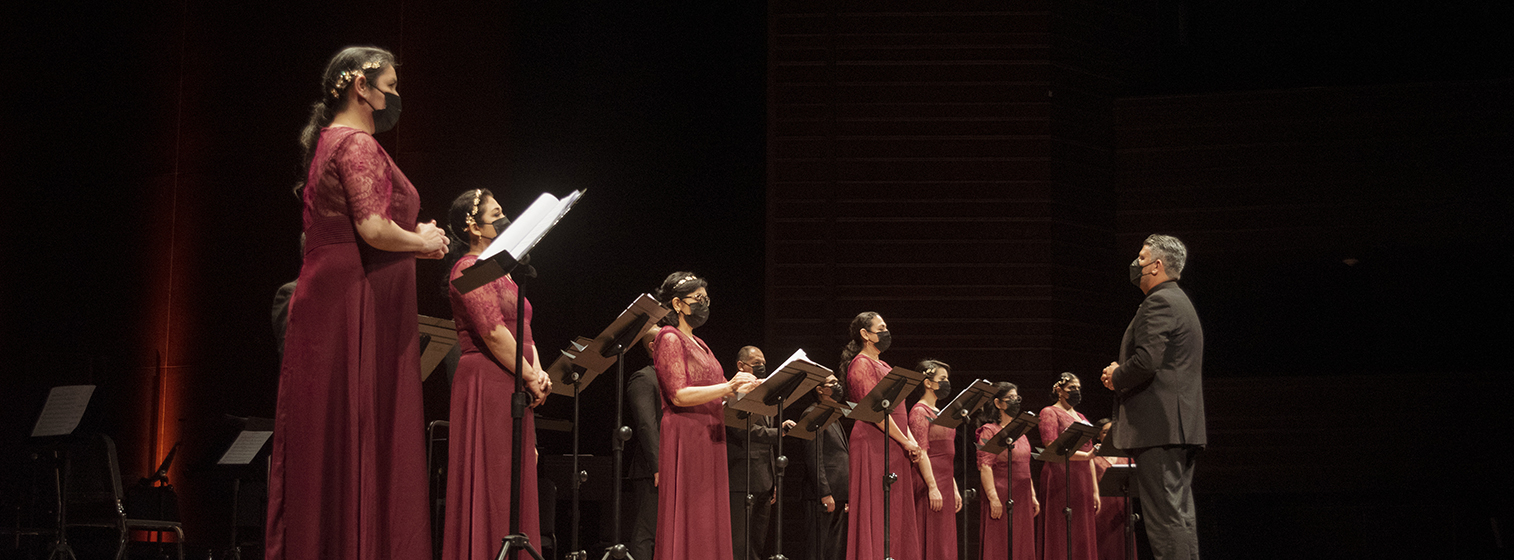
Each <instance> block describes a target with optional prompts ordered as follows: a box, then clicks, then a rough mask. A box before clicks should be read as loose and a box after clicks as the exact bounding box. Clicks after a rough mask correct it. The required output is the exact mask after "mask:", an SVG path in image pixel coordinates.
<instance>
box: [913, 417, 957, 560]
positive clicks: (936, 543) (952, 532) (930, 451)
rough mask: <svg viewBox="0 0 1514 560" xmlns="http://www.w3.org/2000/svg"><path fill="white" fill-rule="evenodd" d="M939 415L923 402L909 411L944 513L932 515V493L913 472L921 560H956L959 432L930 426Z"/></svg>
mask: <svg viewBox="0 0 1514 560" xmlns="http://www.w3.org/2000/svg"><path fill="white" fill-rule="evenodd" d="M927 390H929V389H927ZM940 413H941V411H940V410H937V409H936V408H935V407H932V406H931V405H928V404H925V403H923V402H922V403H915V407H914V408H911V409H910V411H909V431H910V433H911V434H913V435H914V436H915V442H916V443H919V444H920V447H924V448H925V449H926V455H927V456H929V457H930V470H931V474H932V475H934V476H935V478H936V488H937V489H938V490H940V491H941V511H932V510H931V509H930V489H929V487H927V486H926V485H925V479H924V478H923V477H920V469H919V468H914V469H910V471H911V472H913V473H914V475H915V476H916V477H917V479H916V481H915V521H916V522H918V523H919V524H920V545H921V547H922V550H923V554H924V555H923V556H922V557H921V558H923V559H924V560H957V497H956V493H955V491H956V488H957V487H956V478H954V477H953V476H952V465H953V461H954V460H955V459H956V457H957V446H956V445H955V444H954V443H955V442H954V441H953V440H955V439H956V438H954V437H953V436H955V435H956V434H957V431H956V430H953V429H951V428H943V427H941V426H937V425H935V424H932V423H931V421H933V420H935V419H936V415H938V414H940Z"/></svg>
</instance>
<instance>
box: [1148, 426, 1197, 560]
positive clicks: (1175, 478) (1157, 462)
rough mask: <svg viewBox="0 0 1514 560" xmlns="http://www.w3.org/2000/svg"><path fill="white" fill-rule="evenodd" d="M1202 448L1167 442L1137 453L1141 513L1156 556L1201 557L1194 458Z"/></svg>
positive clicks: (1162, 559)
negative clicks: (1195, 507) (1194, 507)
mask: <svg viewBox="0 0 1514 560" xmlns="http://www.w3.org/2000/svg"><path fill="white" fill-rule="evenodd" d="M1198 452H1199V447H1198V446H1193V445H1164V446H1161V447H1148V448H1145V449H1142V450H1140V451H1139V452H1137V453H1136V454H1135V463H1136V484H1137V485H1138V487H1139V488H1140V492H1141V515H1142V519H1143V521H1145V523H1146V539H1147V540H1148V541H1150V543H1151V554H1152V556H1154V557H1156V560H1198V559H1199V534H1198V524H1197V521H1196V520H1197V515H1196V513H1195V512H1194V509H1193V459H1194V456H1195V455H1197V454H1198Z"/></svg>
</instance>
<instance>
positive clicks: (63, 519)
mask: <svg viewBox="0 0 1514 560" xmlns="http://www.w3.org/2000/svg"><path fill="white" fill-rule="evenodd" d="M94 392H95V386H94V385H60V386H57V387H53V388H52V389H50V390H49V391H48V392H47V401H46V403H44V404H43V405H42V412H41V413H40V414H38V415H37V423H36V424H34V425H33V426H32V435H31V437H32V438H34V439H41V440H42V441H46V442H49V443H51V444H52V447H53V488H54V489H55V490H57V492H58V519H57V522H58V529H57V532H56V533H55V537H54V539H53V545H52V547H51V549H50V550H49V552H48V555H47V559H48V560H54V559H61V558H70V559H73V560H78V556H75V555H74V549H73V547H72V546H70V545H69V544H68V525H67V515H68V500H67V498H66V497H67V490H68V474H69V473H68V467H69V457H68V449H67V446H65V445H63V443H62V442H63V440H64V438H66V437H67V436H69V435H72V434H73V433H74V429H75V428H78V427H79V421H80V420H81V419H83V418H84V411H85V410H87V409H88V408H89V399H90V397H91V396H92V395H94Z"/></svg>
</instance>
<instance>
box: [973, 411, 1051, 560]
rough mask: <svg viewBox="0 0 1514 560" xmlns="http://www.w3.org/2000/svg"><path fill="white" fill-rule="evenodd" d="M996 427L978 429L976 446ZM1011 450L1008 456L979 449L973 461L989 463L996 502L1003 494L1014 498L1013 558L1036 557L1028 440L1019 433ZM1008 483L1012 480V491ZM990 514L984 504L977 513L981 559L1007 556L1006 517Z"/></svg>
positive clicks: (993, 432) (986, 426) (992, 434)
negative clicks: (992, 472) (976, 457)
mask: <svg viewBox="0 0 1514 560" xmlns="http://www.w3.org/2000/svg"><path fill="white" fill-rule="evenodd" d="M1000 429H1001V428H1000V427H999V425H998V424H992V423H990V424H984V425H983V426H982V427H980V428H978V438H977V440H978V445H982V444H983V443H984V442H987V441H988V440H990V439H993V437H994V435H995V434H998V433H999V430H1000ZM1013 452H1014V453H1013V456H1011V455H1010V454H1009V453H1005V452H1003V451H1000V452H999V453H997V454H989V453H984V452H982V451H979V452H977V455H978V461H977V463H978V466H979V467H983V466H988V465H992V466H993V471H994V492H995V493H996V494H997V495H998V497H999V501H1000V502H1003V501H1004V497H1005V495H1006V494H1008V495H1009V496H1010V498H1012V499H1014V501H1015V507H1014V511H1013V514H1014V515H1013V517H1014V521H1015V529H1014V531H1015V538H1014V549H1015V554H1014V560H1036V558H1037V556H1036V509H1035V508H1036V506H1035V503H1034V502H1035V490H1036V489H1035V486H1033V485H1032V482H1031V480H1030V454H1031V451H1030V442H1029V441H1026V439H1025V436H1020V437H1019V438H1018V439H1016V440H1015V447H1014V450H1013ZM1011 477H1013V478H1011ZM1010 482H1013V483H1014V489H1013V492H1012V493H1011V491H1010ZM982 495H983V496H987V495H988V493H987V492H984V493H983V494H982ZM992 513H993V510H991V509H990V508H989V507H988V506H987V505H986V504H984V505H983V507H982V508H981V512H980V513H979V517H980V519H979V526H980V527H982V532H980V533H979V535H980V537H981V540H980V541H979V542H981V543H982V545H983V546H982V556H983V558H1007V557H1008V555H1007V554H1006V551H1007V550H1008V549H1009V546H1010V543H1009V531H1008V526H1007V525H1006V524H1005V523H1006V522H1007V520H1006V519H1005V517H1006V516H1000V517H999V518H998V519H994V518H993V515H992Z"/></svg>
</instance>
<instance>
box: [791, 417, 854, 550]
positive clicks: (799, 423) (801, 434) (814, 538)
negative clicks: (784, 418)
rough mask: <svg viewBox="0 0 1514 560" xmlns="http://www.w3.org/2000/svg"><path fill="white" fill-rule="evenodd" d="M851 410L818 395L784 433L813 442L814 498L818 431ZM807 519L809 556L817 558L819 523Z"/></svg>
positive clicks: (817, 484)
mask: <svg viewBox="0 0 1514 560" xmlns="http://www.w3.org/2000/svg"><path fill="white" fill-rule="evenodd" d="M851 412H852V409H851V408H850V407H848V406H846V405H844V404H841V403H838V402H836V401H833V400H831V399H830V398H829V397H820V398H819V399H817V400H816V402H815V404H814V405H813V406H811V407H810V408H809V410H806V411H805V412H804V415H803V416H801V417H799V419H798V420H796V421H795V422H794V427H793V429H791V430H789V432H788V433H787V434H784V435H786V436H790V437H796V438H799V439H802V440H807V441H814V442H815V443H814V449H815V456H814V457H813V460H814V463H812V464H811V466H813V467H814V468H815V473H814V475H813V476H814V477H815V497H816V499H819V498H821V497H822V496H820V469H821V468H822V467H821V465H820V441H818V437H819V435H820V432H821V431H822V430H825V429H826V428H829V427H830V425H831V424H832V423H835V422H836V421H838V420H840V419H842V418H844V417H846V416H847V415H849V414H851ZM809 511H810V512H811V513H813V512H814V511H815V510H814V509H809ZM808 519H809V523H808V524H809V526H810V556H811V557H813V558H818V557H819V555H820V535H819V524H818V523H815V521H814V518H813V517H810V518H808Z"/></svg>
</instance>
